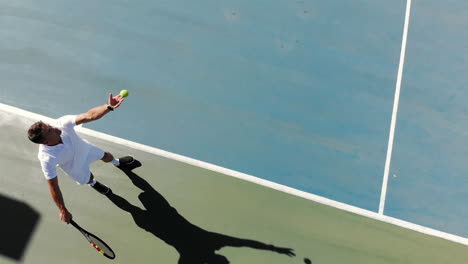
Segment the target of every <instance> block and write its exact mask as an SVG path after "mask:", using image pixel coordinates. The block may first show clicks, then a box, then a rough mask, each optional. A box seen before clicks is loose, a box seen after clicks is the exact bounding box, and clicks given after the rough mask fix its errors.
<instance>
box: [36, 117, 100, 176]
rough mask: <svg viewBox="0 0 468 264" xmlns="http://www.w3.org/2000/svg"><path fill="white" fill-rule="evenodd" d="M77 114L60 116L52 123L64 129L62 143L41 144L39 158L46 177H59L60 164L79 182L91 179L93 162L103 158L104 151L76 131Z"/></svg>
mask: <svg viewBox="0 0 468 264" xmlns="http://www.w3.org/2000/svg"><path fill="white" fill-rule="evenodd" d="M75 120H76V115H67V116H63V117H60V118H59V119H56V120H54V122H52V123H50V125H51V126H53V127H56V128H58V129H60V130H61V131H62V133H61V135H60V137H61V138H62V142H63V143H62V144H58V145H55V146H47V145H44V144H40V145H39V153H38V155H37V156H38V158H39V161H40V163H41V167H42V171H43V172H44V176H45V178H46V179H53V178H55V177H57V170H56V167H57V166H59V167H60V168H61V169H62V170H63V171H64V172H65V173H67V174H68V175H69V176H70V177H71V178H72V179H74V180H75V181H76V182H77V183H79V184H86V183H87V182H88V181H89V177H90V174H91V171H90V170H89V165H90V164H91V162H93V161H95V160H98V159H101V158H102V157H103V155H104V151H103V150H101V149H100V148H98V147H96V146H95V145H93V144H91V143H89V142H88V141H86V140H84V139H81V138H80V137H79V136H78V135H77V134H76V131H75V128H74V127H75V126H76V123H75Z"/></svg>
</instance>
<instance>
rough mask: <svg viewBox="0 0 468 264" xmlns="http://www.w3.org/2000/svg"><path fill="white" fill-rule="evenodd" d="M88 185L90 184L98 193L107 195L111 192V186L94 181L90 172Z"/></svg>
mask: <svg viewBox="0 0 468 264" xmlns="http://www.w3.org/2000/svg"><path fill="white" fill-rule="evenodd" d="M88 185H89V186H91V187H92V188H93V189H94V190H96V191H98V192H99V193H100V194H104V195H109V194H111V193H112V190H111V188H109V187H107V186H106V185H104V184H102V183H100V182H98V181H96V180H95V179H94V175H93V174H92V173H90V176H89V181H88Z"/></svg>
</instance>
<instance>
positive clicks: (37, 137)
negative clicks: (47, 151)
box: [28, 121, 60, 145]
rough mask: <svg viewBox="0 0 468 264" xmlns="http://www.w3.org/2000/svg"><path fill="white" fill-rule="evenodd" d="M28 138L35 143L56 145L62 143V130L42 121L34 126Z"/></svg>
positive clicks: (30, 129) (29, 131)
mask: <svg viewBox="0 0 468 264" xmlns="http://www.w3.org/2000/svg"><path fill="white" fill-rule="evenodd" d="M28 138H29V140H31V141H32V142H34V143H37V144H44V145H55V144H57V143H58V142H60V130H59V129H57V128H55V127H53V126H51V125H49V124H46V123H44V122H42V121H39V122H36V123H34V124H32V126H31V127H30V128H29V130H28Z"/></svg>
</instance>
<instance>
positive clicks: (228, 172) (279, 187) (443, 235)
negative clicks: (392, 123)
mask: <svg viewBox="0 0 468 264" xmlns="http://www.w3.org/2000/svg"><path fill="white" fill-rule="evenodd" d="M0 111H4V112H8V113H11V114H14V115H18V116H22V117H25V118H29V119H32V120H43V121H45V122H47V121H50V120H51V118H49V117H46V116H42V115H38V114H35V113H32V112H28V111H25V110H23V109H20V108H16V107H13V106H9V105H6V104H2V103H0ZM76 130H77V131H78V132H80V133H82V134H85V135H88V136H92V137H95V138H99V139H102V140H106V141H109V142H112V143H115V144H121V145H124V146H127V147H131V148H134V149H137V150H140V151H144V152H147V153H151V154H154V155H158V156H162V157H165V158H169V159H172V160H176V161H180V162H183V163H186V164H190V165H193V166H197V167H200V168H204V169H207V170H211V171H214V172H218V173H222V174H225V175H227V176H231V177H235V178H238V179H242V180H245V181H249V182H253V183H256V184H259V185H262V186H265V187H268V188H271V189H274V190H277V191H281V192H285V193H288V194H291V195H294V196H298V197H302V198H304V199H307V200H310V201H314V202H317V203H320V204H324V205H328V206H331V207H334V208H338V209H341V210H344V211H347V212H351V213H354V214H357V215H361V216H365V217H369V218H372V219H375V220H378V221H382V222H385V223H389V224H393V225H396V226H400V227H403V228H406V229H410V230H413V231H417V232H420V233H423V234H427V235H431V236H435V237H439V238H443V239H446V240H450V241H453V242H456V243H460V244H463V245H467V246H468V239H467V238H463V237H460V236H456V235H453V234H449V233H445V232H442V231H438V230H435V229H431V228H428V227H424V226H421V225H417V224H413V223H410V222H406V221H403V220H400V219H397V218H393V217H389V216H385V215H381V214H378V213H376V212H372V211H369V210H365V209H362V208H359V207H356V206H352V205H348V204H345V203H341V202H338V201H334V200H331V199H328V198H324V197H321V196H318V195H314V194H311V193H307V192H303V191H300V190H297V189H293V188H291V187H288V186H284V185H281V184H278V183H274V182H271V181H267V180H264V179H260V178H257V177H254V176H252V175H248V174H245V173H241V172H238V171H234V170H230V169H226V168H223V167H220V166H216V165H213V164H210V163H206V162H203V161H199V160H196V159H192V158H188V157H185V156H181V155H178V154H174V153H171V152H167V151H164V150H161V149H157V148H153V147H150V146H146V145H142V144H139V143H136V142H132V141H129V140H126V139H122V138H118V137H114V136H111V135H108V134H104V133H101V132H97V131H94V130H91V129H87V128H83V127H77V128H76Z"/></svg>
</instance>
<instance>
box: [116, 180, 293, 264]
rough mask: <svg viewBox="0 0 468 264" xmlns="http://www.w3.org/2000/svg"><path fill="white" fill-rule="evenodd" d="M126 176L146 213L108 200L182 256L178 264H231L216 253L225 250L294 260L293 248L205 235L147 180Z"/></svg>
mask: <svg viewBox="0 0 468 264" xmlns="http://www.w3.org/2000/svg"><path fill="white" fill-rule="evenodd" d="M124 172H125V174H126V175H127V176H128V177H129V178H130V180H131V181H132V183H133V184H134V185H135V186H136V187H138V188H140V189H141V190H142V191H143V192H142V193H140V194H139V196H138V198H139V199H140V201H141V202H142V204H143V205H144V207H145V209H141V208H140V207H138V206H135V205H133V204H131V203H129V202H128V201H127V200H126V199H124V198H123V197H121V196H119V195H117V194H115V193H113V194H110V195H108V196H107V197H108V198H109V200H110V201H112V202H113V203H114V204H115V205H116V206H117V207H119V208H120V209H122V210H124V211H126V212H129V213H130V214H131V215H132V217H133V220H134V222H135V223H136V225H137V226H139V227H140V228H142V229H144V230H146V231H147V232H150V233H152V234H153V235H154V236H156V237H158V238H159V239H161V240H163V241H164V242H165V243H167V244H168V245H171V246H172V247H174V248H175V249H176V250H177V251H178V253H179V254H180V258H179V261H178V264H203V263H206V264H228V263H230V262H229V260H228V259H227V258H226V257H225V256H223V255H220V254H218V253H216V252H215V251H216V250H219V249H221V248H223V247H249V248H254V249H258V250H269V251H273V252H277V253H280V254H285V255H288V256H290V257H293V256H295V254H294V252H293V249H290V248H281V247H276V246H273V245H268V244H265V243H262V242H259V241H255V240H250V239H242V238H236V237H232V236H227V235H223V234H219V233H214V232H210V231H206V230H204V229H202V228H200V227H198V226H196V225H194V224H192V223H190V222H189V221H188V220H187V219H185V218H184V217H183V216H182V215H180V214H179V213H178V212H177V210H176V209H175V208H174V207H172V206H171V205H170V204H169V202H168V201H167V200H166V199H165V198H164V197H163V196H162V195H161V194H160V193H159V192H157V191H156V190H155V189H154V188H153V187H152V186H151V185H150V184H149V183H148V182H147V181H146V180H144V179H143V178H141V177H140V176H138V175H137V174H135V173H133V172H131V171H124Z"/></svg>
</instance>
